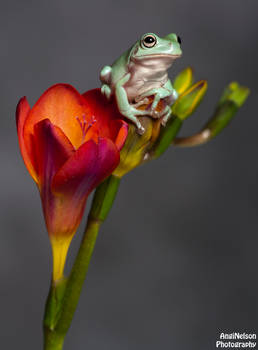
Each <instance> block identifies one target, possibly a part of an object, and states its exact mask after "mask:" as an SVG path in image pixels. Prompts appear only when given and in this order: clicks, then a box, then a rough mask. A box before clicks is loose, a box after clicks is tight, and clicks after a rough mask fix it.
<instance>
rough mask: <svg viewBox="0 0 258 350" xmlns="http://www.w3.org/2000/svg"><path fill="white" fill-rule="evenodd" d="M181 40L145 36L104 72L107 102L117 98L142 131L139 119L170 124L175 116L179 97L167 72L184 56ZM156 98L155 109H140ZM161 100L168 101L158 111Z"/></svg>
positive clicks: (101, 75)
mask: <svg viewBox="0 0 258 350" xmlns="http://www.w3.org/2000/svg"><path fill="white" fill-rule="evenodd" d="M180 44H181V39H180V38H179V37H178V36H177V35H176V34H173V33H172V34H169V35H167V36H165V37H164V38H160V37H158V36H157V35H156V34H153V33H147V34H144V35H143V36H142V37H141V39H140V40H138V41H137V42H136V43H135V44H134V45H133V46H132V47H131V48H130V49H129V50H127V51H126V52H125V53H124V54H122V56H120V57H119V58H118V59H117V60H116V61H115V62H114V63H113V64H112V66H105V67H104V68H103V69H102V70H101V73H100V80H101V82H102V87H101V92H102V94H104V95H105V96H106V97H107V99H110V98H111V96H114V97H115V99H116V103H117V106H118V109H119V111H120V113H121V114H122V115H124V116H125V117H126V118H128V119H129V120H130V121H132V122H133V123H134V124H135V125H136V127H137V130H138V132H139V134H143V133H144V132H145V130H144V127H143V126H142V125H141V123H140V121H139V119H138V118H137V116H141V115H148V116H150V117H152V118H162V120H161V123H162V125H163V126H165V125H166V123H167V121H168V120H169V118H170V116H171V108H170V106H171V105H172V104H173V102H174V101H175V100H176V99H177V97H178V95H177V92H176V90H175V89H174V88H173V86H172V84H171V81H170V80H169V79H168V74H167V70H168V68H169V67H170V66H171V65H172V63H173V62H174V60H175V59H176V58H178V57H180V56H181V55H182V51H181V47H180ZM149 96H153V97H154V98H153V102H152V104H151V107H150V108H148V109H146V110H139V109H137V107H139V106H141V105H143V104H147V103H148V101H149V99H148V97H149ZM160 100H163V101H164V102H165V104H164V106H165V107H164V108H163V109H162V111H161V112H157V111H156V110H155V109H156V107H157V105H158V103H159V101H160Z"/></svg>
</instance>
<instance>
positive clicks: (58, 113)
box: [24, 84, 87, 148]
mask: <svg viewBox="0 0 258 350" xmlns="http://www.w3.org/2000/svg"><path fill="white" fill-rule="evenodd" d="M85 114H87V110H86V107H85V101H84V98H83V97H82V95H80V94H79V93H78V91H77V90H76V89H75V88H74V87H72V86H71V85H68V84H56V85H53V86H52V87H50V88H49V89H48V90H46V91H45V92H44V94H43V95H42V96H41V97H40V98H39V100H38V101H37V102H36V104H35V105H34V107H33V108H32V110H31V112H30V114H29V116H28V118H27V120H26V123H25V128H24V135H25V136H27V135H29V134H32V133H33V128H34V125H35V124H36V123H38V122H39V121H41V120H43V119H46V118H47V119H49V120H50V121H51V122H52V123H53V124H54V125H56V126H58V127H59V128H60V129H62V131H63V132H64V134H65V135H67V137H68V138H69V140H70V141H71V143H72V144H73V146H74V147H75V148H78V147H79V146H80V145H81V143H82V129H81V126H80V123H79V122H78V120H77V118H83V116H84V115H85Z"/></svg>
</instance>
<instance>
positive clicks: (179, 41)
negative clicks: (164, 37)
mask: <svg viewBox="0 0 258 350" xmlns="http://www.w3.org/2000/svg"><path fill="white" fill-rule="evenodd" d="M177 42H178V43H179V44H181V42H182V40H181V38H180V36H179V35H178V36H177Z"/></svg>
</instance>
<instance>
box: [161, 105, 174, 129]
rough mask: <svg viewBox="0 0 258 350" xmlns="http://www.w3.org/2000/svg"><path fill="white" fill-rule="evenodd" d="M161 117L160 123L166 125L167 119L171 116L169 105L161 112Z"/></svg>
mask: <svg viewBox="0 0 258 350" xmlns="http://www.w3.org/2000/svg"><path fill="white" fill-rule="evenodd" d="M163 113H164V114H163V117H162V120H161V125H162V126H166V124H167V122H168V120H169V119H170V118H171V116H172V114H171V108H170V107H169V106H166V108H165V111H164V112H163Z"/></svg>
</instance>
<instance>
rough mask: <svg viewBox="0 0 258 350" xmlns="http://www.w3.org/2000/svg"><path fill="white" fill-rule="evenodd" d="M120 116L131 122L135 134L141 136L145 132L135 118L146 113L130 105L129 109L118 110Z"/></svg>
mask: <svg viewBox="0 0 258 350" xmlns="http://www.w3.org/2000/svg"><path fill="white" fill-rule="evenodd" d="M120 112H121V114H123V115H124V116H125V117H126V118H127V119H129V120H130V121H131V122H133V123H134V125H135V126H136V128H137V132H138V134H140V135H143V134H144V132H145V129H144V127H143V126H142V124H141V122H140V121H139V119H138V118H137V116H138V115H146V111H141V110H138V109H136V108H134V107H132V106H131V105H130V108H129V109H126V110H120Z"/></svg>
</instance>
